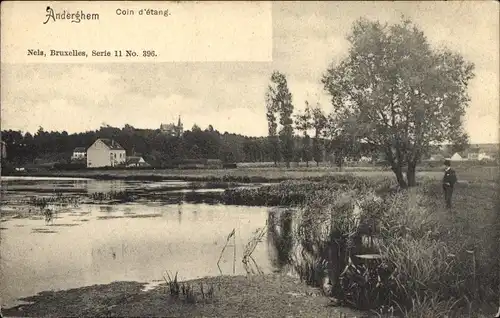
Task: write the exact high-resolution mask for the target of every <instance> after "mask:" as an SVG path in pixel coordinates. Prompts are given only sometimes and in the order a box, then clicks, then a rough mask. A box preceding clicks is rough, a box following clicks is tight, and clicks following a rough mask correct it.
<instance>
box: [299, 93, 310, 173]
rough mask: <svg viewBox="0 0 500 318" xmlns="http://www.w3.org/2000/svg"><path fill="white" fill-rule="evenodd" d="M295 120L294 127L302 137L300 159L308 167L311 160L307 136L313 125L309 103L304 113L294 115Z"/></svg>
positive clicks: (308, 137)
mask: <svg viewBox="0 0 500 318" xmlns="http://www.w3.org/2000/svg"><path fill="white" fill-rule="evenodd" d="M295 118H296V119H295V127H296V128H297V130H298V131H299V132H301V133H302V137H303V138H302V149H301V152H300V157H301V158H302V160H304V161H305V162H306V166H307V167H309V161H311V160H312V150H311V137H310V136H309V130H311V128H312V126H313V125H312V122H311V120H312V113H311V108H310V107H309V103H308V102H307V101H306V109H305V111H304V112H303V113H298V114H297V115H295Z"/></svg>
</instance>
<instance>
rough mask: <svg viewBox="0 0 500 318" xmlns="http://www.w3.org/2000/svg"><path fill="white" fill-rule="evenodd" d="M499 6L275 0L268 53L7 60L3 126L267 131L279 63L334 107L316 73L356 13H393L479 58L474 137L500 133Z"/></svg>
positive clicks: (316, 98) (339, 53)
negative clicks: (109, 60)
mask: <svg viewBox="0 0 500 318" xmlns="http://www.w3.org/2000/svg"><path fill="white" fill-rule="evenodd" d="M498 9H499V6H498V3H496V2H493V1H492V2H490V1H484V2H474V1H464V2H461V1H460V2H458V1H457V2H427V1H425V2H417V1H415V2H385V1H382V2H375V1H374V2H351V1H349V2H326V1H325V2H283V3H278V2H275V3H273V4H272V24H273V25H272V27H273V28H272V31H273V32H272V34H273V39H272V40H273V42H272V43H273V59H272V62H190V63H154V64H153V63H147V64H137V63H130V64H124V63H121V64H118V63H113V64H102V63H99V64H2V96H1V126H2V127H1V128H2V130H4V129H15V130H22V131H30V132H36V130H37V129H38V127H40V126H41V127H43V128H44V129H45V130H49V131H50V130H58V131H61V130H66V131H67V132H70V133H72V132H81V131H86V130H95V129H98V128H99V127H100V126H101V125H102V124H103V123H105V124H108V125H111V126H116V127H123V126H124V125H125V124H130V125H132V126H134V127H137V128H159V127H160V124H161V123H170V122H176V121H177V117H178V116H181V117H182V121H183V123H184V127H185V128H190V127H192V125H193V124H195V123H196V124H197V125H198V126H200V127H202V128H205V127H207V126H208V125H210V124H211V125H213V126H214V127H215V128H216V129H217V130H219V131H221V132H224V131H228V132H232V133H240V134H244V135H250V136H264V135H266V134H267V122H266V116H265V91H266V88H267V86H268V84H269V79H270V75H271V73H272V71H273V70H279V71H281V72H283V73H284V74H285V75H286V76H287V80H288V85H289V88H290V91H291V93H292V95H293V103H294V106H295V108H296V109H303V108H304V107H305V101H306V100H308V101H309V103H311V104H316V103H320V105H321V107H322V108H323V109H324V110H325V111H326V112H328V111H329V110H330V107H331V106H330V99H329V97H328V95H327V94H326V93H325V92H324V89H323V86H322V85H321V83H320V79H321V76H322V74H324V72H325V71H326V69H327V68H328V66H329V65H330V64H331V63H338V62H339V61H340V60H341V59H342V58H343V57H345V56H346V54H347V50H348V48H349V46H348V42H347V40H346V39H345V37H346V35H347V34H348V33H349V31H350V29H351V26H352V23H353V22H354V21H355V20H357V19H358V18H360V17H365V18H368V19H372V20H379V21H381V22H388V23H397V22H399V21H400V17H401V15H404V16H406V17H408V18H410V19H411V20H412V21H413V22H415V23H416V24H417V26H418V27H419V28H420V29H421V30H422V31H424V33H425V35H426V36H427V38H428V40H429V42H430V43H431V45H432V46H433V47H435V48H438V47H443V46H446V47H447V48H449V49H451V50H453V51H456V52H459V53H460V54H462V55H463V56H464V57H465V59H467V60H468V61H470V62H473V63H474V64H475V74H476V76H475V78H474V79H473V80H472V81H471V83H470V88H469V94H470V97H471V103H470V106H469V109H468V111H467V114H466V117H465V128H466V131H467V132H468V133H469V135H470V139H471V142H474V143H488V142H498V140H499V139H498V138H499V135H498V133H499V105H500V100H499V91H500V90H499V83H500V78H499V73H500V65H499V56H500V52H499V48H500V43H499V39H500V35H499V10H498Z"/></svg>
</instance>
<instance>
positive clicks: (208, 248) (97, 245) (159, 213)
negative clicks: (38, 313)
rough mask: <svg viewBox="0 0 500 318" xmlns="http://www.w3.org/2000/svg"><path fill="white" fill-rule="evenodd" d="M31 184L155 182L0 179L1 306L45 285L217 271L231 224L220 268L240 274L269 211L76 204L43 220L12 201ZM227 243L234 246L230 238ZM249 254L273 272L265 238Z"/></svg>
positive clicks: (30, 191) (31, 189) (86, 188)
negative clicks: (247, 248) (250, 243)
mask: <svg viewBox="0 0 500 318" xmlns="http://www.w3.org/2000/svg"><path fill="white" fill-rule="evenodd" d="M174 183H175V182H173V183H171V184H174ZM36 186H39V187H40V188H46V189H48V188H50V187H53V188H56V187H57V189H58V191H63V192H64V191H65V190H64V189H80V190H81V191H83V192H90V191H93V189H95V188H98V189H99V191H102V189H109V188H110V187H111V188H112V189H113V190H114V189H116V188H117V187H122V188H123V187H138V186H155V185H154V184H153V183H147V184H141V185H139V184H137V182H135V183H134V184H131V183H127V182H124V181H121V182H116V181H113V182H110V181H96V180H47V179H44V180H19V179H10V180H5V179H3V177H2V192H3V193H2V203H3V204H2V208H1V209H2V222H1V232H0V234H1V245H0V251H1V259H0V281H1V286H0V295H1V304H2V307H10V306H12V305H14V304H16V300H17V299H19V298H21V297H25V296H31V295H34V294H37V293H38V292H41V291H45V290H61V289H68V288H77V287H82V286H88V285H93V284H104V283H110V282H113V281H139V282H154V281H158V280H163V275H164V273H165V271H169V272H171V273H172V272H173V273H175V272H177V271H178V273H179V279H181V280H186V279H194V278H200V277H204V276H216V275H219V274H220V270H219V267H218V265H217V262H218V259H219V256H220V254H221V251H222V249H223V247H224V245H225V244H226V238H227V236H228V234H229V233H230V232H231V231H232V230H233V229H235V237H234V240H235V243H236V244H235V245H236V258H234V256H233V252H234V249H233V247H232V246H229V247H227V248H226V250H225V252H224V254H223V255H222V259H221V262H220V269H221V270H222V273H223V274H225V275H229V274H233V264H234V274H237V275H238V274H246V271H245V268H244V266H243V264H242V262H241V261H242V257H243V250H244V247H245V245H246V244H247V243H248V241H249V240H250V239H252V238H253V237H254V232H255V231H256V230H258V229H259V228H262V227H263V226H265V223H266V220H267V219H268V213H269V210H268V208H265V207H241V206H224V205H209V204H187V203H180V204H165V203H159V202H156V203H149V202H148V203H144V202H141V203H127V204H113V205H105V204H81V205H77V206H67V207H65V208H59V209H58V210H57V211H56V213H55V216H54V218H53V219H52V221H51V222H48V223H46V221H45V219H44V218H43V216H42V215H41V214H40V213H35V212H33V211H32V212H31V213H29V214H22V215H21V214H20V213H16V211H21V210H23V209H24V210H27V206H23V203H19V202H21V201H20V200H19V199H20V198H21V197H22V196H26V195H31V196H32V195H38V194H37V188H36ZM162 186H165V184H163V185H162ZM12 189H15V190H12ZM43 195H50V193H44V194H43ZM16 202H17V203H16ZM5 212H7V213H5ZM229 242H230V244H233V239H231V240H230V241H229ZM252 256H253V258H254V259H255V261H256V263H257V265H258V266H259V268H260V269H261V270H262V271H263V272H270V271H272V270H273V266H272V262H271V259H270V251H268V247H267V244H266V242H262V243H260V244H259V245H258V246H257V248H256V250H255V251H254V252H253V254H252ZM234 259H235V261H234Z"/></svg>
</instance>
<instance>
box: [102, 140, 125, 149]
mask: <svg viewBox="0 0 500 318" xmlns="http://www.w3.org/2000/svg"><path fill="white" fill-rule="evenodd" d="M99 140H100V141H102V142H103V143H104V144H105V145H106V146H108V148H109V149H111V150H125V149H123V147H122V146H121V145H120V144H119V143H117V142H116V141H114V140H112V139H107V138H99Z"/></svg>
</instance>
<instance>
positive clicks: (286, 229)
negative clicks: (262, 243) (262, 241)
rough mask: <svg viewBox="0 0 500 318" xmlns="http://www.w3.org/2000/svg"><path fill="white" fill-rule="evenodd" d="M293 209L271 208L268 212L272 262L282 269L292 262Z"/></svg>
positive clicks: (268, 237) (268, 235) (268, 238)
mask: <svg viewBox="0 0 500 318" xmlns="http://www.w3.org/2000/svg"><path fill="white" fill-rule="evenodd" d="M293 212H294V211H293V210H292V209H278V208H277V209H271V210H270V211H269V214H268V231H267V241H268V245H269V247H270V253H271V254H274V255H272V256H271V262H272V264H273V265H274V266H275V267H277V268H279V269H282V268H284V267H285V266H286V265H288V264H289V263H290V253H291V251H292V248H293V237H292V224H293V222H292V221H293V218H292V216H293Z"/></svg>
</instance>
